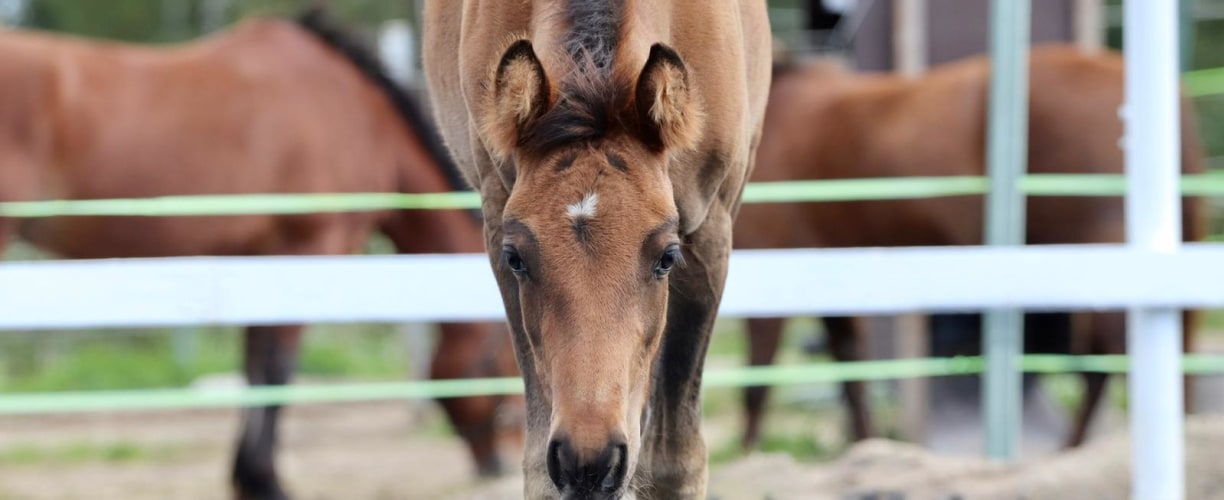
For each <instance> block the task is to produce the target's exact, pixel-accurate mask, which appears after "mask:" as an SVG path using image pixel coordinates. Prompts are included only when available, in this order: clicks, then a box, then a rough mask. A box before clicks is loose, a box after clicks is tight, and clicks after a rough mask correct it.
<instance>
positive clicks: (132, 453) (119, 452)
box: [0, 441, 186, 466]
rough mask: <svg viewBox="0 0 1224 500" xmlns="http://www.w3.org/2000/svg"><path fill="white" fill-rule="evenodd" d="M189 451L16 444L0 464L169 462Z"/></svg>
mask: <svg viewBox="0 0 1224 500" xmlns="http://www.w3.org/2000/svg"><path fill="white" fill-rule="evenodd" d="M184 454H186V450H184V449H182V448H178V447H173V446H165V445H161V446H149V445H142V444H136V443H131V442H127V441H120V442H112V443H93V442H76V443H68V444H61V445H45V444H30V443H23V444H16V445H12V446H9V447H7V448H3V449H0V465H3V466H31V465H70V464H82V463H109V464H122V463H136V462H147V463H152V462H163V463H164V462H166V461H168V460H173V459H176V458H180V457H182V456H183V455H184Z"/></svg>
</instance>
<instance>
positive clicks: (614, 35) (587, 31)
mask: <svg viewBox="0 0 1224 500" xmlns="http://www.w3.org/2000/svg"><path fill="white" fill-rule="evenodd" d="M562 17H563V18H564V21H565V22H566V23H568V27H567V29H566V34H565V36H564V39H563V40H562V48H563V50H564V52H565V54H564V55H565V57H566V58H567V60H566V61H565V62H564V63H563V64H562V66H564V67H566V68H567V71H566V74H565V75H564V76H563V77H562V79H561V81H560V82H559V85H558V88H557V90H558V92H557V94H558V97H557V102H556V104H555V105H554V106H553V107H552V108H551V109H549V110H548V111H547V112H546V113H545V114H544V116H541V117H540V119H539V121H538V122H537V123H536V124H535V126H534V127H533V128H532V130H530V131H529V132H528V133H527V134H526V135H525V136H524V137H523V138H522V140H521V141H520V144H519V147H520V148H522V149H523V150H524V151H525V152H528V153H535V154H539V153H546V152H548V151H551V150H554V149H557V148H561V147H565V146H569V145H573V144H581V143H590V142H594V141H598V140H599V139H602V138H604V137H606V136H607V135H608V134H610V133H612V132H613V131H615V130H626V129H628V128H630V127H632V126H634V125H635V124H633V123H625V122H624V120H625V118H627V117H630V116H632V115H633V114H632V113H628V112H627V111H629V110H630V109H631V107H632V105H633V103H632V102H631V101H632V97H633V85H634V83H635V81H634V76H636V75H634V74H631V73H629V72H628V71H627V70H628V68H620V67H619V65H618V64H617V61H616V55H617V54H616V49H617V47H618V46H619V45H620V41H621V37H622V36H623V35H624V21H623V18H624V0H566V2H565V6H564V8H563V10H562Z"/></svg>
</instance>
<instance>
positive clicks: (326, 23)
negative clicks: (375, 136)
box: [296, 6, 471, 191]
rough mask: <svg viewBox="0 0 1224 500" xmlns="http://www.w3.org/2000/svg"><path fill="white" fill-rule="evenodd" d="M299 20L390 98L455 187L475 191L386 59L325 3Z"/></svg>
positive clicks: (448, 180)
mask: <svg viewBox="0 0 1224 500" xmlns="http://www.w3.org/2000/svg"><path fill="white" fill-rule="evenodd" d="M296 21H297V24H298V26H300V27H301V28H303V29H304V30H306V31H307V32H309V33H311V34H313V35H314V36H315V37H316V38H318V39H319V40H320V41H322V42H323V43H324V45H327V46H328V47H331V49H332V50H335V51H336V52H337V53H339V54H340V55H342V56H344V58H345V59H347V60H348V61H349V62H350V63H352V64H353V66H355V67H356V68H357V69H358V70H359V71H361V73H362V74H363V75H364V76H365V77H366V78H367V79H369V80H370V81H371V82H373V83H374V84H375V85H376V86H378V88H379V89H380V90H381V91H382V92H383V94H385V95H386V96H387V98H388V99H390V101H391V104H392V106H394V108H395V111H396V113H397V114H398V115H399V116H400V118H401V119H402V120H403V121H404V122H405V124H407V125H408V127H409V128H410V129H411V130H412V131H413V132H415V133H416V136H417V137H418V138H419V139H420V141H421V144H422V145H423V146H424V147H425V150H426V152H427V153H428V154H429V156H430V158H432V159H433V161H434V163H435V164H437V165H438V168H439V169H441V170H442V173H443V175H444V176H445V177H446V182H447V184H449V186H450V188H451V189H452V190H454V191H470V190H471V187H470V186H468V183H467V181H466V180H465V179H464V177H463V175H462V174H461V173H460V172H459V168H458V167H457V166H456V165H455V162H454V159H453V158H452V157H451V155H450V153H449V152H448V151H447V149H446V147H445V145H443V143H442V136H441V135H440V134H439V133H438V129H437V126H436V124H435V123H434V122H433V120H432V119H430V118H429V117H428V115H427V114H426V113H425V112H424V110H422V109H421V106H420V104H419V103H418V102H417V100H416V99H415V98H414V97H413V96H412V95H410V94H409V92H408V91H407V90H406V89H404V88H402V87H400V86H399V84H397V83H396V82H395V81H394V80H392V79H391V77H390V75H389V74H388V73H387V70H386V68H385V67H384V66H383V64H382V62H381V61H379V59H378V58H377V57H376V56H374V55H373V52H372V51H371V50H370V49H369V48H367V47H366V46H365V45H363V44H362V43H361V42H359V41H358V40H357V39H356V38H355V37H354V36H353V35H351V34H350V33H348V32H347V31H345V30H344V29H342V28H340V27H339V26H338V25H336V24H334V23H333V22H332V21H331V20H330V19H329V18H328V17H327V14H326V9H325V8H323V7H321V6H314V7H311V8H308V9H306V10H305V11H303V12H302V13H301V14H300V15H299V16H298V17H297V20H296Z"/></svg>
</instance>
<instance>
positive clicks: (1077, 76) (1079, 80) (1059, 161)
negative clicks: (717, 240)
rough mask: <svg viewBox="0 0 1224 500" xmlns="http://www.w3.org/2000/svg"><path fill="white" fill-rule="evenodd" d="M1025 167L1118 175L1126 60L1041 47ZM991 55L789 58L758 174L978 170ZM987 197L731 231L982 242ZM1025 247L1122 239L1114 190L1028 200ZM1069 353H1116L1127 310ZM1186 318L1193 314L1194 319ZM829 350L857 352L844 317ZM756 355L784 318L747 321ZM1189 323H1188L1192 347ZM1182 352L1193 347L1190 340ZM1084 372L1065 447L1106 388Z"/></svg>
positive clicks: (829, 212)
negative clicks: (903, 67)
mask: <svg viewBox="0 0 1224 500" xmlns="http://www.w3.org/2000/svg"><path fill="white" fill-rule="evenodd" d="M1030 68H1031V82H1030V88H1031V93H1030V96H1029V99H1030V100H1029V129H1028V133H1029V147H1028V172H1030V173H1112V174H1117V173H1121V172H1122V168H1123V155H1122V150H1121V149H1120V148H1119V146H1118V141H1119V139H1120V138H1121V136H1122V123H1121V121H1120V120H1119V119H1118V115H1117V110H1118V107H1119V105H1120V104H1121V103H1122V98H1123V75H1122V71H1123V62H1122V60H1121V58H1120V57H1118V55H1117V54H1114V53H1111V52H1104V53H1100V54H1096V55H1087V54H1083V53H1080V52H1079V51H1078V50H1076V49H1075V48H1072V47H1066V46H1039V47H1035V48H1034V49H1033V51H1032V54H1031V63H1030ZM989 71H990V66H989V60H988V59H987V58H986V57H973V58H968V59H965V60H962V61H958V62H954V63H949V64H945V65H941V66H938V67H935V68H932V69H931V70H930V71H929V73H927V74H925V75H923V76H921V77H919V78H916V79H906V78H904V77H901V76H896V75H891V74H855V73H852V72H850V71H847V70H845V69H843V68H842V67H841V66H839V65H838V64H836V63H833V62H831V61H816V62H797V63H795V64H794V65H793V66H786V67H780V68H779V69H778V71H777V72H776V73H775V76H774V80H773V86H772V90H771V95H770V106H769V111H768V113H767V115H766V121H765V133H764V135H763V139H762V141H761V147H760V149H759V151H758V156H757V169H756V171H755V173H754V175H753V178H752V180H753V181H754V182H757V181H762V182H763V181H782V180H794V179H846V178H870V177H904V176H945V175H948V176H953V175H968V176H973V175H983V172H984V171H985V170H984V167H985V157H986V139H985V134H986V119H987V94H988V88H989ZM1184 109H1185V111H1184V113H1183V116H1184V117H1185V119H1186V120H1185V124H1184V125H1183V151H1184V159H1183V165H1182V170H1183V172H1185V173H1198V172H1201V171H1202V170H1203V167H1202V164H1201V160H1200V158H1201V149H1200V146H1199V144H1198V140H1197V138H1196V130H1195V127H1194V123H1193V115H1192V109H1191V108H1190V107H1189V106H1185V107H1184ZM983 213H984V212H983V204H982V197H981V196H957V197H944V198H930V199H915V200H892V201H856V202H835V203H808V204H794V203H788V204H757V205H749V206H746V207H744V209H743V211H742V212H741V214H740V218H739V219H738V221H737V223H736V228H735V245H736V247H737V248H792V247H878V246H884V247H888V246H928V245H979V244H981V243H982V234H983ZM1027 214H1028V231H1027V242H1028V243H1029V244H1059V243H1063V244H1073V243H1108V242H1122V241H1124V226H1125V220H1124V217H1123V211H1122V200H1121V199H1120V198H1118V197H1048V196H1037V197H1029V198H1028V201H1027ZM1183 218H1184V221H1185V222H1184V224H1185V229H1184V234H1185V238H1186V239H1187V240H1189V241H1193V240H1197V239H1200V238H1201V237H1202V230H1203V228H1202V218H1201V214H1200V210H1199V208H1198V206H1197V205H1196V203H1195V202H1194V201H1190V200H1188V201H1187V202H1186V203H1185V205H1184V209H1183ZM1078 316H1080V317H1079V318H1077V321H1076V323H1075V324H1076V325H1077V329H1076V332H1075V336H1074V339H1075V344H1076V345H1075V350H1076V351H1077V352H1081V353H1122V352H1124V345H1125V331H1124V326H1123V325H1124V316H1123V315H1122V313H1106V314H1091V315H1078ZM1188 321H1189V320H1188ZM825 324H826V330H827V332H828V335H829V346H830V349H831V351H832V354H833V355H834V357H835V358H837V359H839V360H848V359H858V358H859V357H860V356H861V353H860V352H859V348H858V346H857V341H856V337H857V328H856V325H855V322H853V321H851V320H850V319H848V318H825ZM749 329H750V334H751V346H752V349H753V352H752V354H751V358H752V359H751V362H752V363H753V364H769V363H772V359H773V353H774V351H775V350H776V349H777V346H778V339H779V336H780V334H781V333H780V330H781V321H780V320H777V319H768V318H759V319H752V320H750V322H749ZM1192 330H1193V325H1192V324H1191V323H1189V322H1188V323H1187V331H1186V333H1187V341H1188V340H1189V334H1190V333H1191V331H1192ZM1186 345H1187V348H1189V346H1190V343H1189V342H1187V344H1186ZM1104 380H1105V378H1104V376H1103V375H1101V374H1089V375H1088V379H1087V382H1088V394H1087V396H1086V399H1085V403H1084V407H1083V408H1082V409H1081V412H1080V415H1079V417H1078V421H1077V423H1076V426H1075V429H1074V430H1073V432H1072V435H1071V436H1070V437H1069V438H1068V443H1069V444H1072V445H1074V444H1078V443H1079V442H1081V441H1082V440H1083V439H1084V435H1085V432H1086V427H1087V424H1088V421H1089V420H1090V418H1091V413H1092V411H1093V409H1094V408H1095V405H1096V403H1097V401H1098V400H1099V398H1100V395H1101V393H1102V392H1103V389H1104ZM766 390H767V389H766V388H752V389H749V390H748V391H747V393H746V397H747V400H746V402H747V405H748V415H747V417H748V418H747V429H746V433H745V444H746V446H749V447H751V446H753V445H754V444H755V441H756V438H757V436H758V432H759V431H758V429H759V425H760V413H761V411H762V409H763V405H764V398H765V393H766ZM862 390H863V389H862V384H861V383H848V384H846V394H845V395H846V397H847V399H848V402H849V404H850V407H851V411H852V414H853V418H852V423H853V427H854V433H855V437H856V438H859V439H861V438H865V437H867V436H870V435H872V434H874V429H873V426H872V425H871V423H870V420H869V415H868V412H867V410H866V400H865V398H864V396H863V394H862Z"/></svg>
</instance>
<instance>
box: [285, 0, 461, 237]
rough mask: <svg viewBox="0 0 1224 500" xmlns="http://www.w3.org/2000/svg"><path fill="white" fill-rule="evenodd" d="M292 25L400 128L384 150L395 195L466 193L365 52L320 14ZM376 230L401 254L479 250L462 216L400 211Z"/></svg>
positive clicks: (423, 124)
mask: <svg viewBox="0 0 1224 500" xmlns="http://www.w3.org/2000/svg"><path fill="white" fill-rule="evenodd" d="M298 25H299V26H301V27H302V28H303V29H305V30H306V31H307V32H309V33H311V34H312V35H314V36H315V37H317V38H318V39H319V40H320V41H321V42H323V43H324V44H326V45H327V46H328V47H330V48H331V49H333V50H334V51H336V52H337V53H338V54H340V55H341V56H343V57H344V58H345V59H346V60H347V61H349V62H350V63H352V65H353V66H354V67H355V68H356V69H357V70H358V71H360V72H361V73H362V75H363V76H365V77H366V79H367V80H369V81H370V83H371V84H372V85H374V86H375V87H376V88H377V90H378V91H379V92H380V93H382V94H383V95H384V96H385V98H386V100H387V102H388V104H389V105H390V106H391V107H392V108H393V109H394V114H395V116H396V117H397V118H398V119H399V120H400V122H401V124H402V126H403V127H402V128H403V133H402V134H398V139H399V140H398V141H396V144H393V145H390V146H391V149H392V151H394V155H395V159H394V161H395V162H396V170H397V175H398V178H397V187H396V189H397V191H399V192H405V193H422V192H446V191H465V190H468V189H469V187H468V185H467V182H466V181H465V180H464V179H463V177H462V175H461V174H460V173H459V169H458V168H457V167H456V166H455V164H454V162H453V160H452V159H451V157H450V155H449V154H448V153H447V152H446V149H445V148H444V146H443V145H442V140H441V138H440V137H439V135H438V133H437V130H436V128H435V126H434V125H433V124H432V123H431V121H430V120H429V119H428V118H427V117H426V114H425V113H424V112H423V111H422V110H421V107H420V105H419V104H418V102H417V100H416V99H414V98H413V96H411V95H409V93H408V91H407V90H405V89H403V88H401V87H400V86H399V85H398V84H397V83H395V81H394V80H392V79H391V77H390V76H389V75H388V73H387V72H386V70H385V69H384V68H383V66H382V64H381V63H380V62H379V61H378V59H377V58H376V57H375V56H374V55H373V54H372V53H371V52H370V51H369V50H368V49H367V48H365V47H364V46H362V45H361V44H360V43H358V42H357V41H356V40H355V39H354V38H353V37H352V36H351V35H350V34H348V33H346V32H344V31H343V30H341V29H339V28H337V27H336V26H334V25H332V24H331V23H330V22H329V21H328V20H327V19H326V18H325V16H324V14H323V11H322V10H321V9H311V10H308V11H306V12H305V13H304V14H303V15H302V16H300V17H299V18H298ZM382 229H383V232H384V233H385V234H386V235H387V236H388V237H390V238H391V240H392V241H393V242H394V244H395V246H396V249H397V250H398V251H399V252H401V253H450V252H479V251H481V250H482V247H483V245H482V243H481V240H480V237H479V229H478V226H477V225H476V218H474V217H473V216H472V214H470V213H468V212H464V211H458V210H444V211H424V210H400V211H396V212H394V213H393V215H392V216H391V217H390V218H389V219H388V220H387V221H386V222H385V223H384V224H383V227H382Z"/></svg>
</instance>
